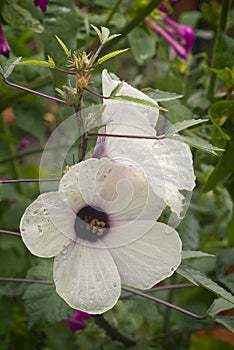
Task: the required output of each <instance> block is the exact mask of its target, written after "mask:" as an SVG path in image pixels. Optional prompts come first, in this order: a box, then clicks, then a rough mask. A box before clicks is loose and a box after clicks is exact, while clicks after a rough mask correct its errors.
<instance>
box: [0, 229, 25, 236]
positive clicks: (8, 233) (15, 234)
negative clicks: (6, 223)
mask: <svg viewBox="0 0 234 350" xmlns="http://www.w3.org/2000/svg"><path fill="white" fill-rule="evenodd" d="M0 233H5V234H7V235H12V236H19V237H21V234H20V233H19V232H15V231H8V230H0Z"/></svg>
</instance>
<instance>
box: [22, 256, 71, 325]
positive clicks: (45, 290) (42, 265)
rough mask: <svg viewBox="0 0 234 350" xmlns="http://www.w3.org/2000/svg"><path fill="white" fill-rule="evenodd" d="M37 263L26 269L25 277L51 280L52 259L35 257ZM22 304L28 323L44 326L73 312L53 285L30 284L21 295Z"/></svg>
mask: <svg viewBox="0 0 234 350" xmlns="http://www.w3.org/2000/svg"><path fill="white" fill-rule="evenodd" d="M36 261H37V264H36V265H34V266H33V267H31V268H30V269H29V270H28V273H27V278H32V279H38V280H46V281H47V280H49V281H51V280H52V274H53V259H39V258H37V259H36ZM23 300H24V305H25V309H26V312H27V314H28V325H29V328H31V327H32V326H33V325H34V324H40V325H42V326H45V325H47V324H53V323H56V322H58V321H61V320H64V319H66V318H67V317H68V316H70V315H72V314H73V313H74V310H73V309H71V308H70V307H69V306H68V305H67V304H66V303H65V301H64V300H63V299H62V298H60V296H58V294H57V293H56V291H55V286H53V285H52V286H50V285H42V284H31V285H29V286H28V287H27V289H26V291H25V293H24V295H23Z"/></svg>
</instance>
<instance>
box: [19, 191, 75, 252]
mask: <svg viewBox="0 0 234 350" xmlns="http://www.w3.org/2000/svg"><path fill="white" fill-rule="evenodd" d="M74 220H75V214H74V212H73V211H72V210H71V209H70V207H68V206H67V205H66V204H65V203H64V202H63V200H62V198H61V196H60V195H59V193H58V192H49V193H44V194H42V195H40V196H39V197H38V198H37V199H36V200H35V201H34V202H33V203H32V204H30V205H29V206H28V207H27V209H26V210H25V213H24V215H23V216H22V218H21V222H20V232H21V236H22V239H23V241H24V243H25V245H26V247H27V248H28V249H29V250H30V251H31V253H33V254H34V255H37V256H40V257H53V256H55V255H57V254H58V253H59V252H60V251H61V250H62V249H63V246H64V245H66V244H68V243H69V241H70V240H72V239H74V238H75V232H74Z"/></svg>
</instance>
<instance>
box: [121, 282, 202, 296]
mask: <svg viewBox="0 0 234 350" xmlns="http://www.w3.org/2000/svg"><path fill="white" fill-rule="evenodd" d="M196 287H197V286H195V285H194V284H192V283H180V284H169V285H165V286H159V287H153V288H150V289H147V290H145V291H144V292H145V293H152V292H159V291H163V290H170V289H185V288H196ZM134 296H135V294H134V293H128V294H125V295H122V296H121V297H120V299H121V300H123V299H129V298H132V297H134Z"/></svg>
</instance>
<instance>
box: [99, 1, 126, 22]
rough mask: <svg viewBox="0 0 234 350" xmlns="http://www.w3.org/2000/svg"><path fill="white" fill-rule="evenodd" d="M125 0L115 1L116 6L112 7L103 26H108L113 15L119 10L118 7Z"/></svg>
mask: <svg viewBox="0 0 234 350" xmlns="http://www.w3.org/2000/svg"><path fill="white" fill-rule="evenodd" d="M122 1H123V0H117V1H116V3H115V6H114V7H113V8H112V10H111V12H110V13H109V15H108V17H107V19H106V20H105V22H104V24H103V26H104V27H107V26H108V25H109V23H110V21H111V19H112V17H113V16H114V14H115V12H116V11H117V10H118V7H119V6H120V4H121V2H122Z"/></svg>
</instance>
